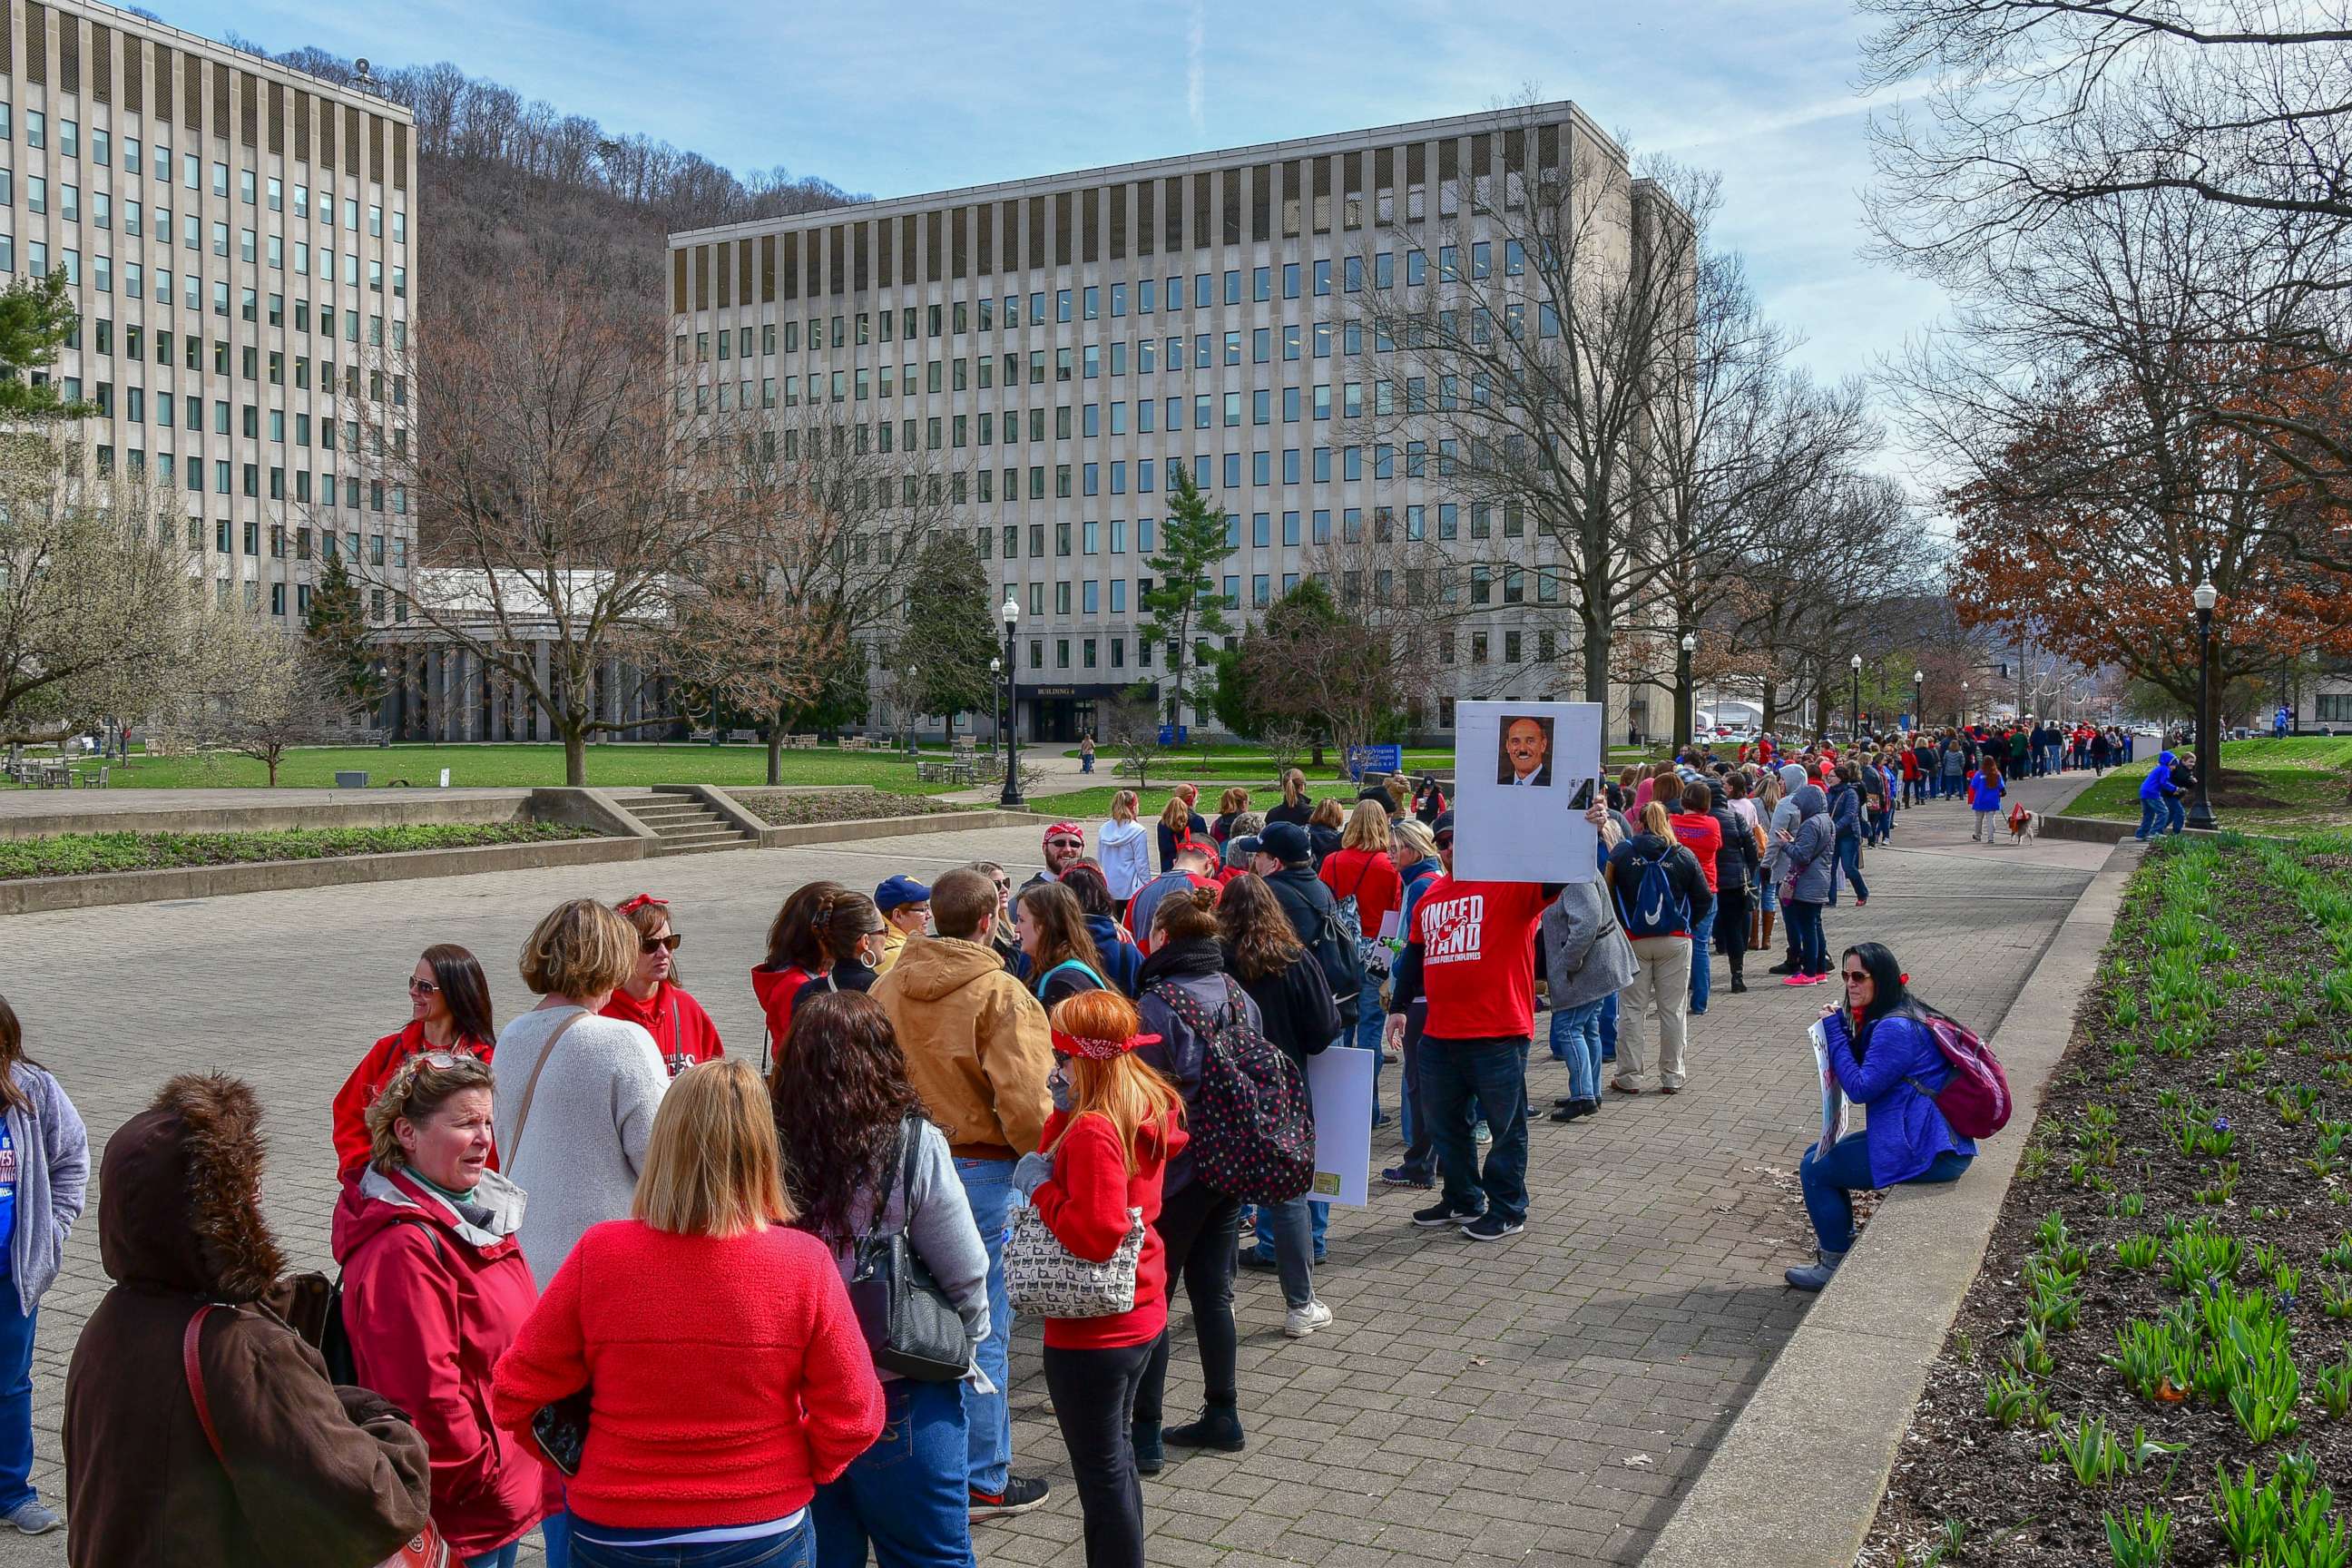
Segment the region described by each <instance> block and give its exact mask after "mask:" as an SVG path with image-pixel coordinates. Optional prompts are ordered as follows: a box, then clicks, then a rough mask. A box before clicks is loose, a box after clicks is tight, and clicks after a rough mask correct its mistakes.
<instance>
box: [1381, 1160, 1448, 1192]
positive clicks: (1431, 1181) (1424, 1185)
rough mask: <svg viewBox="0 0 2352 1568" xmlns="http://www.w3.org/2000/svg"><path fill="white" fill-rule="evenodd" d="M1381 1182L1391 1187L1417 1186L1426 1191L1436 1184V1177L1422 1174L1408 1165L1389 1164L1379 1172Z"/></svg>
mask: <svg viewBox="0 0 2352 1568" xmlns="http://www.w3.org/2000/svg"><path fill="white" fill-rule="evenodd" d="M1381 1183H1382V1184H1385V1185H1387V1186H1391V1187H1417V1188H1419V1189H1420V1190H1421V1191H1423V1192H1424V1193H1425V1192H1428V1191H1430V1190H1431V1189H1433V1188H1434V1187H1435V1186H1436V1185H1437V1178H1436V1177H1434V1176H1424V1175H1423V1174H1422V1173H1420V1172H1418V1171H1416V1170H1414V1169H1413V1168H1412V1166H1410V1165H1391V1166H1390V1167H1389V1168H1388V1169H1387V1170H1385V1171H1382V1172H1381Z"/></svg>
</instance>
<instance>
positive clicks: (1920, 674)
mask: <svg viewBox="0 0 2352 1568" xmlns="http://www.w3.org/2000/svg"><path fill="white" fill-rule="evenodd" d="M1911 725H1912V728H1914V729H1916V730H1925V729H1926V728H1927V671H1926V670H1924V669H1915V670H1913V671H1912V672H1911Z"/></svg>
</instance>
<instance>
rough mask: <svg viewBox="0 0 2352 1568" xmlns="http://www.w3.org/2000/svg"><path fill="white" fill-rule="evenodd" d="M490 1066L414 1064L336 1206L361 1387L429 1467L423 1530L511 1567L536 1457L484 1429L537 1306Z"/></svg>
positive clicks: (380, 1101)
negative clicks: (499, 1156) (389, 1409)
mask: <svg viewBox="0 0 2352 1568" xmlns="http://www.w3.org/2000/svg"><path fill="white" fill-rule="evenodd" d="M493 1088H494V1085H493V1082H492V1079H491V1077H490V1066H489V1064H488V1062H485V1061H482V1060H479V1059H478V1058H475V1057H472V1056H469V1055H467V1054H465V1053H462V1052H456V1051H446V1050H435V1051H427V1052H425V1053H422V1054H420V1055H417V1056H413V1057H411V1058H408V1060H407V1061H406V1062H405V1063H404V1065H402V1066H401V1068H399V1069H398V1070H396V1071H395V1072H394V1074H393V1075H392V1080H391V1081H390V1082H389V1083H387V1084H386V1085H385V1086H384V1088H383V1092H382V1093H380V1094H379V1095H377V1096H376V1099H375V1100H374V1102H373V1104H371V1105H370V1106H369V1107H368V1110H367V1131H368V1136H369V1139H370V1147H371V1157H370V1160H369V1163H367V1164H366V1165H365V1166H363V1167H362V1168H361V1170H360V1171H359V1173H357V1174H356V1175H355V1176H354V1177H353V1178H352V1180H351V1181H350V1182H349V1183H348V1184H346V1185H345V1186H344V1188H343V1192H342V1197H341V1200H340V1201H339V1202H338V1203H337V1204H336V1205H335V1218H334V1226H333V1231H332V1243H333V1248H334V1255H335V1261H336V1262H337V1263H339V1264H341V1266H342V1270H343V1273H342V1283H343V1327H344V1330H345V1331H346V1332H347V1333H348V1334H349V1335H350V1338H351V1347H352V1361H353V1363H355V1364H356V1366H357V1369H358V1378H357V1380H356V1381H357V1382H358V1383H359V1384H360V1385H361V1386H362V1387H363V1388H368V1389H372V1390H373V1391H374V1392H375V1393H377V1394H383V1396H384V1397H385V1398H386V1399H389V1400H391V1401H392V1402H393V1403H394V1404H395V1405H399V1406H400V1407H401V1408H402V1409H403V1410H405V1411H408V1412H410V1413H411V1415H413V1417H414V1419H415V1423H416V1430H417V1434H418V1436H422V1437H423V1438H424V1439H425V1446H426V1447H427V1448H428V1449H429V1450H430V1451H431V1453H432V1456H433V1522H434V1523H435V1524H436V1525H437V1526H439V1528H440V1531H441V1535H442V1538H443V1539H444V1540H446V1541H447V1542H448V1543H449V1549H450V1551H451V1552H455V1553H456V1554H457V1559H458V1561H459V1562H461V1563H466V1564H467V1565H468V1568H472V1565H474V1564H488V1565H490V1568H511V1565H512V1564H513V1563H514V1560H515V1556H516V1548H517V1544H518V1542H520V1539H521V1538H522V1536H523V1535H525V1534H526V1533H528V1532H529V1531H530V1527H531V1526H533V1525H535V1524H537V1523H538V1522H539V1521H540V1519H541V1516H542V1515H544V1514H545V1513H546V1511H547V1509H546V1507H545V1505H544V1503H543V1502H542V1501H541V1486H542V1485H543V1480H542V1476H541V1470H540V1465H539V1454H538V1451H537V1450H536V1449H535V1448H534V1447H531V1446H530V1444H529V1443H528V1442H518V1441H517V1440H516V1439H515V1438H513V1437H512V1436H509V1435H508V1434H506V1433H504V1432H501V1431H499V1429H498V1427H497V1426H493V1425H491V1423H490V1422H489V1420H488V1417H487V1415H486V1412H487V1411H488V1408H489V1403H490V1377H491V1369H492V1368H494V1367H495V1366H497V1365H498V1362H499V1357H500V1356H501V1355H503V1354H505V1353H506V1350H507V1347H508V1346H509V1345H510V1344H512V1343H513V1342H514V1338H515V1334H516V1333H517V1331H519V1330H520V1328H521V1327H522V1323H523V1320H524V1319H526V1318H528V1317H530V1310H531V1308H532V1307H533V1306H534V1305H535V1304H536V1303H537V1302H538V1300H539V1287H538V1286H537V1285H535V1284H533V1283H532V1282H531V1278H530V1265H529V1264H527V1263H525V1262H524V1261H523V1257H522V1253H521V1251H520V1249H519V1248H518V1247H517V1246H516V1245H515V1231H516V1229H517V1227H518V1226H520V1224H521V1222H522V1212H523V1194H522V1189H521V1188H520V1187H518V1186H516V1185H515V1184H513V1183H512V1182H510V1181H509V1180H507V1179H506V1178H505V1177H504V1176H501V1175H500V1174H499V1173H498V1172H497V1171H496V1170H494V1169H492V1168H491V1165H490V1123H491V1114H490V1111H491V1093H492V1089H493Z"/></svg>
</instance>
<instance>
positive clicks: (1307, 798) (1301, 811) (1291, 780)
mask: <svg viewBox="0 0 2352 1568" xmlns="http://www.w3.org/2000/svg"><path fill="white" fill-rule="evenodd" d="M1314 810H1315V798H1314V796H1312V795H1308V794H1307V775H1306V774H1305V773H1300V772H1299V771H1298V770H1297V768H1290V769H1287V770H1286V771H1285V772H1284V773H1283V775H1282V804H1281V805H1277V806H1276V807H1275V808H1274V809H1273V810H1271V811H1269V812H1267V813H1266V814H1265V819H1266V820H1267V821H1268V822H1287V823H1289V824H1291V825H1292V826H1295V827H1304V826H1307V817H1308V816H1311V815H1313V813H1314Z"/></svg>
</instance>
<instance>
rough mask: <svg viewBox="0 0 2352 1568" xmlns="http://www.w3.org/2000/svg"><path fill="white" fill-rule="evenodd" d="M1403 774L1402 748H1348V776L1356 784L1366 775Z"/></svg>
mask: <svg viewBox="0 0 2352 1568" xmlns="http://www.w3.org/2000/svg"><path fill="white" fill-rule="evenodd" d="M1402 772H1404V748H1403V747H1402V746H1350V747H1349V748H1348V776H1349V778H1351V779H1354V780H1356V781H1357V782H1358V783H1361V782H1363V777H1364V775H1365V774H1366V773H1402Z"/></svg>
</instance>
